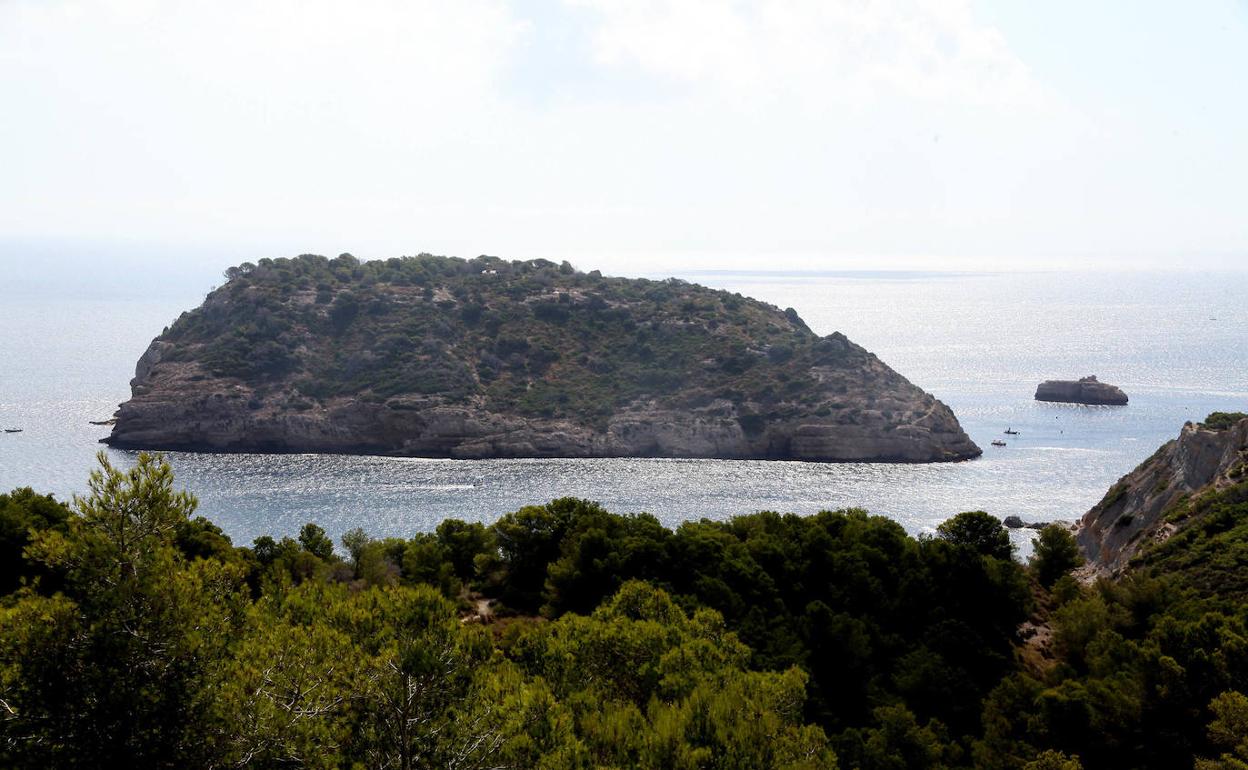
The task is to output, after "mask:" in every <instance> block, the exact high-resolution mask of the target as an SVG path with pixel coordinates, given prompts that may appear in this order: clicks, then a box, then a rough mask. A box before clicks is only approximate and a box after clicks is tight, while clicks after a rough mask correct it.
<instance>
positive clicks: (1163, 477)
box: [1076, 419, 1248, 575]
mask: <svg viewBox="0 0 1248 770" xmlns="http://www.w3.org/2000/svg"><path fill="white" fill-rule="evenodd" d="M1246 465H1248V419H1242V420H1239V421H1238V422H1237V423H1235V424H1233V425H1231V426H1229V427H1226V428H1222V429H1218V430H1214V429H1210V428H1207V427H1205V426H1204V425H1203V424H1198V423H1190V422H1189V423H1187V424H1186V425H1184V426H1183V430H1182V432H1180V433H1179V437H1178V438H1177V439H1174V440H1172V441H1169V442H1167V443H1166V444H1164V445H1162V447H1161V448H1160V449H1158V450H1157V451H1156V452H1155V453H1154V454H1153V456H1152V457H1150V458H1148V459H1147V460H1145V461H1144V462H1143V463H1141V464H1140V465H1139V467H1137V468H1136V469H1135V470H1133V471H1131V472H1130V473H1128V474H1127V475H1126V476H1123V477H1122V479H1120V480H1119V481H1118V483H1117V484H1115V485H1114V486H1113V487H1111V488H1110V490H1109V492H1108V493H1107V494H1106V495H1105V497H1104V499H1102V500H1101V502H1099V503H1097V504H1096V506H1094V507H1093V508H1092V510H1090V511H1088V512H1087V513H1086V514H1085V515H1084V517H1083V520H1082V522H1081V523H1080V527H1079V532H1078V534H1077V536H1076V540H1077V541H1078V543H1079V547H1080V548H1081V550H1082V551H1083V553H1084V556H1085V558H1087V559H1088V561H1089V563H1090V564H1091V565H1092V567H1093V568H1094V569H1095V571H1096V572H1097V573H1098V574H1109V575H1114V574H1118V573H1121V572H1122V571H1123V570H1124V569H1125V568H1126V567H1127V565H1128V564H1129V562H1130V561H1131V559H1132V558H1133V557H1134V556H1136V555H1137V554H1138V553H1140V551H1141V549H1143V548H1145V547H1146V546H1148V545H1149V544H1150V543H1156V542H1160V541H1163V540H1165V539H1167V538H1169V537H1170V536H1171V535H1173V534H1174V533H1175V532H1176V531H1177V525H1176V523H1175V522H1173V521H1167V516H1166V515H1167V513H1169V512H1171V511H1173V510H1174V509H1175V507H1176V506H1178V505H1180V504H1181V503H1182V502H1183V501H1184V500H1185V499H1187V498H1191V497H1195V496H1197V495H1199V494H1202V493H1204V492H1206V491H1211V490H1217V489H1221V488H1224V487H1227V486H1230V485H1231V484H1234V483H1236V482H1237V481H1241V480H1242V479H1243V478H1244V476H1245V470H1246Z"/></svg>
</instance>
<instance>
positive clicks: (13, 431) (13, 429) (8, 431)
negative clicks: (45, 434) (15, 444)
mask: <svg viewBox="0 0 1248 770" xmlns="http://www.w3.org/2000/svg"><path fill="white" fill-rule="evenodd" d="M4 432H5V433H21V432H22V429H21V428H5V429H4Z"/></svg>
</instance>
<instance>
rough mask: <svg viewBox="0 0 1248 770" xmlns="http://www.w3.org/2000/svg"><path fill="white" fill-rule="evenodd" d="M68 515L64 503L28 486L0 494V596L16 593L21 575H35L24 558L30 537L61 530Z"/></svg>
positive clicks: (30, 565)
mask: <svg viewBox="0 0 1248 770" xmlns="http://www.w3.org/2000/svg"><path fill="white" fill-rule="evenodd" d="M69 516H70V511H69V508H68V507H67V506H66V505H65V504H64V503H60V502H58V501H57V500H56V499H54V498H53V497H52V495H37V494H35V491H34V490H33V489H31V488H29V487H26V488H25V489H15V490H13V492H11V493H9V494H0V595H3V594H6V593H8V592H10V591H13V590H15V589H16V588H17V587H18V585H19V584H20V582H21V578H22V577H23V576H24V575H30V576H32V577H34V576H35V575H36V574H37V572H36V570H35V569H34V568H33V567H34V565H32V564H31V563H30V562H28V561H27V560H26V558H25V556H24V555H23V553H24V551H25V550H26V546H27V545H29V544H30V538H31V535H32V534H37V533H39V532H43V531H45V530H63V529H64V528H65V525H66V522H67V521H68V519H69ZM45 577H46V576H45Z"/></svg>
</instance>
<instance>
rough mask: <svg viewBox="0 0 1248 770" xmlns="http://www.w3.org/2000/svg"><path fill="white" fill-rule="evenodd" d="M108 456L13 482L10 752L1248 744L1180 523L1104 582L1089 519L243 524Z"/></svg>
mask: <svg viewBox="0 0 1248 770" xmlns="http://www.w3.org/2000/svg"><path fill="white" fill-rule="evenodd" d="M101 462H102V467H101V468H100V469H99V470H98V471H96V472H95V473H94V474H92V477H91V480H90V493H89V494H88V495H87V496H85V497H82V498H77V499H75V501H74V503H73V505H72V506H66V505H64V504H62V503H60V502H58V501H56V500H54V499H52V498H51V497H47V496H41V495H38V494H36V493H34V492H32V491H30V490H24V489H23V490H16V491H14V492H12V493H10V494H6V495H0V556H3V557H4V562H3V564H4V567H5V570H6V571H5V572H4V573H3V579H4V580H5V583H4V585H3V586H0V591H3V592H4V593H3V596H2V598H0V764H2V765H3V766H5V767H15V768H34V767H40V768H42V767H64V768H72V767H101V766H121V765H124V766H129V767H142V768H147V767H186V768H216V767H257V768H279V767H280V768H286V767H325V768H331V767H332V768H337V767H362V768H382V767H401V768H443V767H458V768H487V767H488V768H503V767H508V768H530V767H531V768H551V769H552V770H553V769H554V768H608V767H611V768H624V767H630V768H632V767H636V768H655V769H656V770H657V769H658V768H739V769H745V768H794V769H796V768H811V769H812V770H813V769H814V768H835V767H842V768H863V769H864V770H875V769H879V770H893V769H894V768H896V769H898V770H900V769H902V768H933V769H936V768H948V769H950V770H952V769H954V768H982V769H984V770H987V769H989V768H994V769H995V768H1017V769H1018V770H1041V769H1043V768H1064V769H1066V770H1070V769H1071V768H1158V769H1159V770H1160V769H1161V768H1191V767H1195V768H1200V770H1212V769H1213V768H1238V767H1242V766H1244V763H1245V762H1248V728H1246V727H1245V726H1246V725H1248V698H1246V697H1245V696H1244V694H1243V693H1244V692H1248V627H1246V624H1245V613H1244V608H1243V603H1242V593H1241V589H1240V588H1239V587H1238V584H1237V583H1235V582H1234V580H1233V573H1232V572H1230V571H1223V570H1220V569H1215V570H1209V569H1207V565H1206V564H1205V562H1204V561H1203V560H1197V559H1193V560H1188V561H1183V560H1181V559H1176V558H1173V557H1172V556H1170V555H1168V554H1169V551H1168V550H1167V547H1168V546H1169V544H1167V545H1166V546H1162V547H1161V548H1160V549H1159V550H1158V551H1157V553H1158V554H1159V558H1158V560H1157V561H1155V562H1154V563H1153V566H1152V567H1151V568H1150V569H1149V570H1148V571H1147V572H1141V573H1139V574H1135V573H1133V574H1131V575H1128V576H1127V577H1124V578H1120V579H1117V580H1101V581H1099V582H1097V583H1096V584H1094V585H1084V584H1081V583H1079V582H1077V581H1076V580H1075V579H1073V578H1072V576H1071V575H1070V572H1069V571H1070V570H1071V569H1072V568H1074V567H1075V566H1077V564H1078V561H1079V559H1078V556H1077V553H1076V551H1075V548H1074V541H1073V538H1072V537H1071V535H1070V533H1069V532H1068V531H1067V530H1066V529H1064V528H1062V527H1059V526H1051V527H1049V528H1048V529H1046V530H1043V531H1042V532H1041V534H1040V536H1039V539H1038V540H1037V544H1036V556H1035V558H1034V559H1033V560H1032V563H1031V564H1030V565H1023V564H1020V563H1019V562H1017V561H1016V560H1015V559H1014V558H1013V549H1012V548H1011V546H1010V541H1009V539H1008V536H1007V535H1006V533H1005V530H1004V529H1003V528H1002V527H1001V525H1000V522H999V521H997V520H996V519H995V518H994V517H992V516H990V515H988V514H985V513H982V512H970V513H964V514H960V515H959V516H957V517H955V518H953V519H951V520H949V521H948V522H945V523H944V524H943V525H941V527H940V528H939V530H938V532H937V533H936V535H935V536H932V537H928V536H922V537H918V538H915V537H912V536H910V535H908V534H907V533H905V532H904V531H903V530H902V528H901V527H900V526H899V525H898V524H896V523H895V522H893V521H891V520H888V519H886V518H883V517H877V516H871V515H868V514H867V513H865V512H863V511H861V510H847V511H837V512H830V511H829V512H824V513H820V514H817V515H814V516H808V517H801V516H793V515H780V514H775V513H759V514H754V515H749V516H739V517H735V518H732V519H729V520H727V521H709V520H702V521H690V522H686V523H684V524H682V525H680V526H679V527H677V528H676V529H675V530H669V529H667V528H665V527H663V526H662V525H661V524H660V523H659V522H658V521H657V520H655V519H654V518H653V517H651V516H648V515H646V514H635V515H620V514H614V513H610V512H608V511H606V510H604V509H603V508H602V507H600V506H599V505H597V504H595V503H592V502H589V501H585V500H579V499H560V500H555V501H552V502H550V503H548V504H545V505H539V506H530V507H526V508H523V509H521V510H519V511H515V512H512V513H509V514H506V515H504V516H502V517H501V518H500V519H499V520H498V521H497V522H495V523H494V524H492V525H488V526H487V525H483V524H478V523H469V522H462V521H456V520H447V521H445V522H443V523H442V524H441V525H440V526H438V528H437V529H436V531H434V532H431V533H424V534H416V535H414V536H413V537H411V538H385V539H374V538H372V537H370V536H369V535H368V534H367V533H365V532H364V531H362V530H353V531H351V532H348V533H346V534H345V535H344V536H343V537H342V539H341V543H340V544H339V545H340V547H339V548H335V544H334V543H333V542H331V541H330V539H329V538H328V537H327V536H326V533H325V532H324V531H323V530H322V529H321V528H320V527H318V526H316V525H315V524H308V525H306V526H305V527H303V529H302V530H301V531H300V532H299V534H298V537H296V538H290V537H287V538H282V539H275V538H271V537H261V538H258V539H257V540H256V541H255V542H254V543H253V544H252V546H250V547H236V546H234V545H232V544H231V543H230V541H229V538H228V537H226V536H225V535H224V534H223V533H222V532H221V531H220V530H219V529H218V528H217V527H215V526H214V525H212V524H211V523H210V522H208V521H206V520H204V519H203V518H195V517H194V510H195V500H194V498H192V497H191V496H189V495H187V494H185V493H178V492H176V491H174V485H173V476H172V471H171V469H170V468H169V466H168V465H166V464H164V463H163V461H162V460H160V458H159V457H157V456H151V455H140V457H139V459H138V462H137V465H136V466H135V467H134V468H133V469H130V470H123V469H117V468H114V467H111V466H110V465H108V463H107V461H105V460H104V458H103V457H101ZM1245 489H1248V482H1241V483H1240V484H1239V485H1237V486H1235V487H1233V488H1231V489H1229V490H1223V491H1221V492H1219V493H1218V494H1217V495H1216V496H1215V497H1210V498H1208V500H1207V501H1198V502H1197V503H1195V505H1196V506H1197V508H1198V509H1199V510H1198V511H1197V512H1194V513H1193V514H1192V515H1193V516H1194V517H1195V518H1194V519H1193V522H1199V524H1200V527H1199V529H1196V528H1192V529H1190V530H1188V531H1190V532H1194V533H1196V534H1194V535H1193V537H1194V538H1195V540H1196V541H1198V542H1204V541H1206V540H1207V541H1209V545H1208V547H1209V548H1210V549H1212V550H1210V551H1209V553H1210V554H1211V555H1212V554H1214V553H1215V551H1216V552H1217V553H1239V551H1240V550H1242V548H1243V547H1244V543H1245V538H1246V537H1248V531H1245V530H1244V529H1243V527H1241V526H1240V522H1242V521H1244V520H1245V519H1248V492H1245V491H1244V490H1245ZM1202 506H1203V507H1202ZM1193 510H1194V511H1195V510H1196V509H1193ZM1172 542H1173V541H1172ZM1223 581H1229V582H1227V583H1224V582H1223ZM1224 584H1225V585H1227V586H1228V590H1226V591H1223V590H1222V586H1223V585H1224ZM1025 629H1031V632H1030V633H1024V630H1025Z"/></svg>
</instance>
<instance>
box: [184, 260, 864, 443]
mask: <svg viewBox="0 0 1248 770" xmlns="http://www.w3.org/2000/svg"><path fill="white" fill-rule="evenodd" d="M226 272H227V276H228V282H227V283H226V285H224V286H222V287H221V288H219V289H217V290H216V291H214V292H213V293H212V294H210V295H209V297H208V299H207V300H206V301H205V303H204V305H203V306H202V307H200V308H198V309H196V310H194V311H191V312H189V313H184V314H183V315H182V317H180V318H179V319H178V320H177V321H176V322H175V323H174V324H173V326H172V327H171V328H170V329H169V331H168V332H167V333H166V334H165V335H164V337H163V338H162V339H163V341H164V342H166V343H169V347H168V349H167V350H166V353H165V358H166V359H167V360H172V361H195V362H198V363H200V364H201V365H203V366H204V367H205V368H206V369H207V370H208V371H209V372H210V373H212V374H215V375H218V376H222V377H237V378H240V379H243V380H245V381H247V382H248V383H249V384H252V385H254V386H256V387H257V388H258V389H260V390H264V391H266V392H284V391H287V390H295V389H297V390H298V392H299V394H300V399H299V400H297V401H292V402H291V406H294V404H296V403H297V404H299V405H300V406H296V407H295V408H305V409H307V408H312V407H313V406H314V401H316V400H324V399H328V398H333V397H335V396H352V397H362V398H366V399H371V400H375V401H385V400H386V399H391V398H395V397H402V396H407V395H412V394H421V395H433V396H436V397H437V398H438V399H441V400H445V401H449V402H454V403H463V402H467V401H470V400H471V401H473V403H476V404H480V405H482V406H484V407H485V408H487V409H489V410H491V411H499V412H512V411H518V412H520V413H524V414H529V415H536V416H549V417H567V418H574V419H577V420H581V421H584V422H587V423H591V424H593V423H596V422H601V421H603V420H605V419H606V417H607V416H609V415H610V414H611V413H612V412H614V411H615V410H616V409H618V408H619V407H620V406H621V405H625V404H628V403H629V402H631V401H633V400H635V399H639V398H646V399H656V400H659V401H660V402H665V403H667V404H669V405H672V406H681V405H683V404H686V403H693V402H696V403H704V404H705V403H710V402H711V401H712V400H714V399H716V398H723V397H731V398H733V399H734V400H736V401H738V402H741V403H744V402H745V401H750V402H753V403H756V404H759V405H761V406H762V408H763V412H762V413H760V414H758V415H752V416H751V417H750V418H748V419H750V420H755V421H758V424H760V425H761V424H762V423H763V421H765V420H766V419H768V417H769V416H773V415H784V414H787V413H788V412H791V411H793V410H794V409H798V408H805V407H802V406H801V405H800V403H799V400H792V399H794V398H795V397H796V396H797V395H800V394H801V393H802V392H803V391H804V390H809V389H810V388H813V387H814V386H815V383H814V381H813V380H812V379H811V377H810V375H809V369H810V367H811V366H812V365H830V364H841V365H853V364H854V362H862V361H865V360H866V357H867V355H868V354H867V353H866V352H865V351H862V350H861V349H859V348H856V347H854V346H851V345H849V344H848V343H847V342H844V341H843V338H840V340H838V341H834V342H832V343H828V341H826V340H820V339H819V338H818V337H817V336H816V335H815V334H814V333H813V332H811V331H810V329H809V328H807V327H806V325H805V323H803V322H802V320H801V319H800V318H799V317H798V316H797V314H796V313H795V312H793V311H792V310H791V309H790V310H788V311H784V312H781V311H780V310H779V309H778V308H775V307H772V306H770V305H766V304H763V303H761V302H756V301H753V300H746V299H744V298H741V297H739V296H736V295H731V294H728V293H727V292H723V291H715V290H712V289H707V288H703V287H700V286H696V285H693V284H688V283H685V282H683V281H677V280H668V281H649V280H639V279H625V278H604V277H602V276H601V275H594V274H584V273H579V272H577V271H575V270H574V269H572V268H571V267H570V266H568V267H567V268H566V269H565V267H564V266H561V265H555V264H553V263H551V262H548V261H545V260H533V261H529V262H508V261H504V260H501V259H497V258H493V257H480V258H477V259H473V260H462V259H454V258H449V259H448V258H443V257H434V256H431V255H427V254H422V255H419V256H416V257H405V258H402V259H391V260H385V261H374V262H363V263H361V262H359V261H356V262H353V263H351V264H349V265H348V264H347V263H346V262H344V261H343V260H342V258H341V257H340V258H338V259H335V260H328V259H325V258H324V257H318V256H313V255H303V256H300V257H297V258H295V259H275V260H261V261H260V262H259V263H258V264H256V265H251V266H247V265H243V266H240V267H238V268H232V269H231V270H228V271H226ZM825 343H827V344H825ZM831 353H835V355H832V354H831ZM763 363H765V364H767V365H765V366H760V365H759V364H763ZM261 403H263V398H261V399H258V400H257V407H258V406H259V405H260V404H261ZM400 403H401V399H400Z"/></svg>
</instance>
